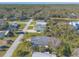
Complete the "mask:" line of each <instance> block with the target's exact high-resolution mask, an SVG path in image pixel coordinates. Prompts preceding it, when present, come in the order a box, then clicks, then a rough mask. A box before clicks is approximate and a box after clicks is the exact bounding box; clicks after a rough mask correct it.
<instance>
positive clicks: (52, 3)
mask: <svg viewBox="0 0 79 59" xmlns="http://www.w3.org/2000/svg"><path fill="white" fill-rule="evenodd" d="M0 4H79V2H0Z"/></svg>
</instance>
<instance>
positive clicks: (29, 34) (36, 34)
mask: <svg viewBox="0 0 79 59" xmlns="http://www.w3.org/2000/svg"><path fill="white" fill-rule="evenodd" d="M33 36H45V35H44V34H43V33H26V34H25V35H24V38H25V39H29V38H31V37H33Z"/></svg>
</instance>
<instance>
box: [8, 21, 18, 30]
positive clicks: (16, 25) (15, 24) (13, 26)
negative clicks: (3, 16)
mask: <svg viewBox="0 0 79 59" xmlns="http://www.w3.org/2000/svg"><path fill="white" fill-rule="evenodd" d="M18 28H19V24H18V23H16V22H13V23H12V24H10V26H9V29H11V30H17V29H18Z"/></svg>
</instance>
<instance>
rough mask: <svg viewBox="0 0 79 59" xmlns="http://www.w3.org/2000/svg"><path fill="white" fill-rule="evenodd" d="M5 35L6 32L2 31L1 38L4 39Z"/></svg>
mask: <svg viewBox="0 0 79 59" xmlns="http://www.w3.org/2000/svg"><path fill="white" fill-rule="evenodd" d="M4 37H5V33H4V32H3V31H0V39H3V38H4Z"/></svg>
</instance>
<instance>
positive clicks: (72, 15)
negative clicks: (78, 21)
mask: <svg viewBox="0 0 79 59" xmlns="http://www.w3.org/2000/svg"><path fill="white" fill-rule="evenodd" d="M68 17H70V18H77V15H76V14H75V13H71V14H70V15H69V16H68Z"/></svg>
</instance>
